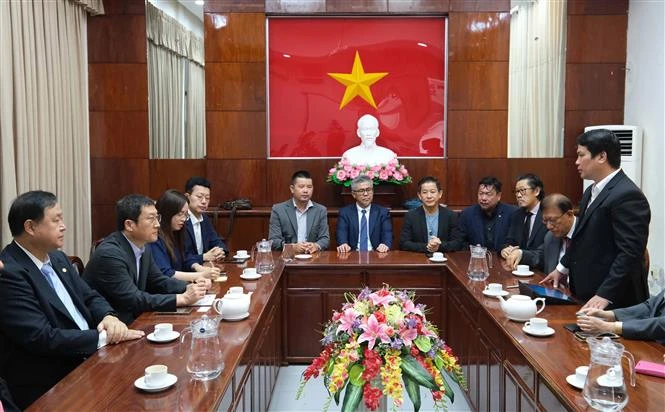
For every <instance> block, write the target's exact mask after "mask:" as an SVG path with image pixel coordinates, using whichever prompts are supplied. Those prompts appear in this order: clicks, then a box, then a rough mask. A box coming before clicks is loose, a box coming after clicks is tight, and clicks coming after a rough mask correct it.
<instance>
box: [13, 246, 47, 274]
mask: <svg viewBox="0 0 665 412" xmlns="http://www.w3.org/2000/svg"><path fill="white" fill-rule="evenodd" d="M14 243H15V244H16V245H17V246H18V247H20V248H21V250H22V251H24V252H25V254H26V255H28V257H29V258H30V260H32V263H34V264H35V266H37V269H39V270H40V271H41V270H42V266H44V265H50V264H51V258H50V257H48V254H47V255H46V261H44V262H42V261H41V260H39V259H37V257H36V256H35V255H33V254H32V253H30V252H29V251H28V249H26V248H24V247H23V246H21V244H20V243H18V242H17V241H16V240H14Z"/></svg>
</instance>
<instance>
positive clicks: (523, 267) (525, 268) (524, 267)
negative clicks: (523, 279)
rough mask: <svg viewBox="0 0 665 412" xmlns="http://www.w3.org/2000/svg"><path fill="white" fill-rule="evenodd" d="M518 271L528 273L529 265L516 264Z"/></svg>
mask: <svg viewBox="0 0 665 412" xmlns="http://www.w3.org/2000/svg"><path fill="white" fill-rule="evenodd" d="M517 272H518V273H529V265H517Z"/></svg>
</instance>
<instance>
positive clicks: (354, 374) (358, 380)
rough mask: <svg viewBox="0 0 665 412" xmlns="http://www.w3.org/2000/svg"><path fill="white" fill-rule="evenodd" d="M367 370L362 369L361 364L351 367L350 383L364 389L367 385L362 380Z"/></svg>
mask: <svg viewBox="0 0 665 412" xmlns="http://www.w3.org/2000/svg"><path fill="white" fill-rule="evenodd" d="M364 370H365V368H363V367H362V365H360V364H359V363H356V364H354V365H353V366H351V369H350V370H349V382H351V383H352V384H354V385H356V386H360V387H362V386H363V385H364V384H365V380H364V379H363V378H362V374H363V371H364Z"/></svg>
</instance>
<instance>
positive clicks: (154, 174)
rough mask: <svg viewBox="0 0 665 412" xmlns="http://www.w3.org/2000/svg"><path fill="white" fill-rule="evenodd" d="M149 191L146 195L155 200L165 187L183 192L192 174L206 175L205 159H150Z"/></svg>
mask: <svg viewBox="0 0 665 412" xmlns="http://www.w3.org/2000/svg"><path fill="white" fill-rule="evenodd" d="M149 166H150V170H149V173H150V192H149V193H148V195H149V196H150V197H151V198H153V199H155V200H157V199H159V197H160V196H161V195H162V193H164V191H165V190H167V189H175V190H177V191H179V192H181V193H184V192H185V183H186V182H187V179H189V178H190V177H192V176H206V161H205V159H179V160H166V159H151V160H150V161H149Z"/></svg>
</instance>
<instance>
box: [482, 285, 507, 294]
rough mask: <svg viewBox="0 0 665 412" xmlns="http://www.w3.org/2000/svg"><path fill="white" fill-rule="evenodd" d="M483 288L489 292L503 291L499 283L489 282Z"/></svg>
mask: <svg viewBox="0 0 665 412" xmlns="http://www.w3.org/2000/svg"><path fill="white" fill-rule="evenodd" d="M485 290H486V291H488V292H489V293H501V291H503V285H502V284H501V283H490V284H488V285H487V286H485Z"/></svg>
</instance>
